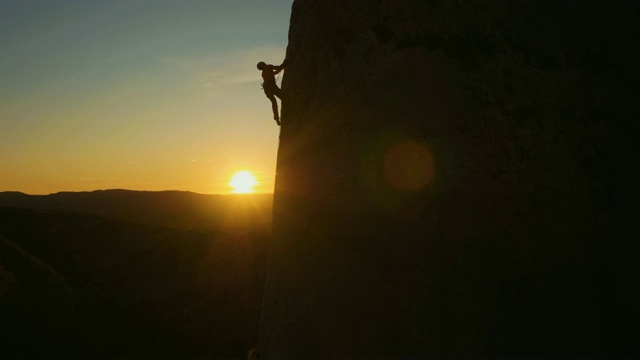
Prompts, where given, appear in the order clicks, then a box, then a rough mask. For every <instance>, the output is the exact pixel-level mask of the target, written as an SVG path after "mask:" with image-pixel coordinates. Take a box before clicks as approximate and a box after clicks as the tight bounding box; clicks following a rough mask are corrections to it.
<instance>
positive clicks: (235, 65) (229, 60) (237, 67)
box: [159, 46, 284, 91]
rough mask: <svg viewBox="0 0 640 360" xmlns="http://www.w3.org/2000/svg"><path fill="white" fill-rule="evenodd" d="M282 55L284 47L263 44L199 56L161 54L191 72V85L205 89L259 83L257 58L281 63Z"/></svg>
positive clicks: (183, 69)
mask: <svg viewBox="0 0 640 360" xmlns="http://www.w3.org/2000/svg"><path fill="white" fill-rule="evenodd" d="M283 59H284V49H283V48H282V47H280V46H260V47H254V48H248V49H242V50H236V51H232V52H230V53H226V54H224V55H220V54H212V55H209V56H203V57H198V58H168V57H163V58H159V60H160V61H162V62H163V63H165V64H167V65H169V66H172V67H174V68H177V69H180V70H182V71H186V72H189V73H191V74H192V75H191V80H190V83H191V85H192V86H193V87H194V88H197V89H200V90H205V91H207V90H208V91H211V90H215V89H218V88H228V87H229V86H242V85H245V84H249V83H254V82H255V83H258V82H260V77H259V74H258V71H257V70H256V64H257V63H258V61H265V62H272V63H279V62H280V61H282V60H283Z"/></svg>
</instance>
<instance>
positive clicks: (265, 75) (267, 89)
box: [258, 59, 287, 125]
mask: <svg viewBox="0 0 640 360" xmlns="http://www.w3.org/2000/svg"><path fill="white" fill-rule="evenodd" d="M286 62H287V59H285V60H284V61H283V62H282V64H281V65H280V66H274V65H271V64H265V63H264V62H263V61H260V62H259V63H258V70H260V71H262V79H263V80H264V83H263V84H262V89H263V90H264V94H265V95H266V96H267V97H268V98H269V100H271V108H272V109H273V120H275V121H276V123H278V125H280V115H278V103H277V101H276V96H277V97H278V98H280V101H282V98H283V96H284V93H283V92H282V89H280V88H279V87H278V85H277V84H276V78H275V75H276V74H278V73H280V71H282V69H284V66H285V64H286Z"/></svg>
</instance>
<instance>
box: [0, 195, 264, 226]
mask: <svg viewBox="0 0 640 360" xmlns="http://www.w3.org/2000/svg"><path fill="white" fill-rule="evenodd" d="M272 199H273V195H272V194H247V195H205V194H198V193H192V192H186V191H132V190H121V189H113V190H97V191H91V192H59V193H55V194H50V195H27V194H24V193H21V192H0V206H6V207H19V208H29V209H41V210H58V211H67V212H80V213H87V214H94V215H100V216H105V217H110V218H113V219H119V220H125V221H133V222H139V223H143V224H149V225H160V226H167V227H173V228H179V229H193V230H218V231H227V232H229V231H248V230H249V229H255V230H260V231H266V230H268V229H269V227H270V226H271V206H272Z"/></svg>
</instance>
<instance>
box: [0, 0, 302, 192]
mask: <svg viewBox="0 0 640 360" xmlns="http://www.w3.org/2000/svg"><path fill="white" fill-rule="evenodd" d="M291 3H292V0H277V1H269V2H267V1H259V0H251V1H250V0H233V1H231V0H204V1H199V0H185V1H166V0H155V1H144V0H141V1H129V0H126V1H125V0H67V1H62V0H59V1H51V2H42V1H28V0H24V1H23V0H3V1H0V46H1V47H2V51H1V52H0V78H1V79H2V81H1V82H0V191H22V192H26V193H30V194H48V193H54V192H58V191H90V190H96V189H111V188H124V189H132V190H186V191H193V192H199V193H228V192H230V191H231V190H232V189H231V187H230V186H229V185H228V182H229V179H230V178H231V176H232V175H233V173H234V172H235V171H238V170H249V171H252V172H254V174H255V175H256V177H257V179H258V181H259V183H260V184H259V185H258V186H257V188H256V190H257V191H258V192H272V191H273V180H274V176H275V174H274V172H275V161H276V151H277V146H278V133H279V128H278V127H277V125H276V124H275V122H274V121H273V120H272V114H271V106H270V103H269V101H268V99H266V97H265V96H264V94H263V93H262V91H261V89H260V73H259V71H258V70H257V69H256V68H255V64H256V63H257V62H258V61H261V60H264V61H266V62H269V63H278V64H279V63H280V62H281V61H282V60H283V58H284V54H285V49H286V37H287V31H288V25H289V16H290V12H291V11H290V9H291Z"/></svg>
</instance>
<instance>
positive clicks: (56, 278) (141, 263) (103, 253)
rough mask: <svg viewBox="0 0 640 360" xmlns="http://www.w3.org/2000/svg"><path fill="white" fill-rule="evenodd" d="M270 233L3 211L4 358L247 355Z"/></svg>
mask: <svg viewBox="0 0 640 360" xmlns="http://www.w3.org/2000/svg"><path fill="white" fill-rule="evenodd" d="M267 237H268V234H267V233H265V232H252V231H245V232H242V233H235V234H228V233H221V232H216V231H211V230H209V231H205V230H199V231H195V230H185V229H177V228H169V227H166V226H153V225H146V224H140V223H135V222H126V221H121V220H114V219H109V218H106V217H101V216H96V215H90V214H81V213H72V212H61V211H52V210H32V209H18V208H5V207H0V318H1V319H2V321H0V334H2V336H1V337H0V348H1V349H2V350H1V351H0V353H1V354H2V355H3V356H65V357H68V356H116V357H130V356H136V357H142V356H154V357H158V356H200V357H202V356H207V357H211V356H213V357H242V356H244V354H245V352H246V351H247V349H249V348H251V347H253V346H255V343H256V341H257V340H256V337H257V331H256V329H257V321H258V313H259V305H260V299H261V293H262V288H263V285H264V276H265V270H266V241H267Z"/></svg>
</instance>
